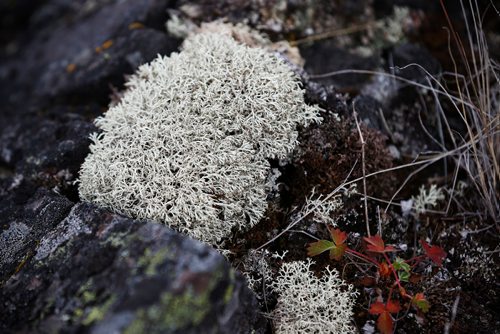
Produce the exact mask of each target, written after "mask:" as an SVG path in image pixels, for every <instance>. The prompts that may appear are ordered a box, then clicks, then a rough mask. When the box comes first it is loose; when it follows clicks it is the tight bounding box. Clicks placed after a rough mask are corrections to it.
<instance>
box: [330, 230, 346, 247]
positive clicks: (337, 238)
mask: <svg viewBox="0 0 500 334" xmlns="http://www.w3.org/2000/svg"><path fill="white" fill-rule="evenodd" d="M328 230H329V231H330V235H331V236H332V240H333V242H334V243H335V245H337V246H340V245H342V244H343V243H344V242H345V241H346V240H347V233H345V232H342V231H341V230H339V229H338V228H333V227H330V226H328Z"/></svg>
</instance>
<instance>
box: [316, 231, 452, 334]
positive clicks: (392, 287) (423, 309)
mask: <svg viewBox="0 0 500 334" xmlns="http://www.w3.org/2000/svg"><path fill="white" fill-rule="evenodd" d="M328 230H329V232H330V237H331V240H318V241H316V242H313V243H310V244H309V245H308V247H307V255H308V256H317V255H320V254H321V253H324V252H327V251H328V252H329V255H330V259H332V260H336V261H340V260H341V259H342V257H344V256H346V255H347V256H349V257H353V258H356V259H358V260H361V261H363V262H365V263H368V264H370V265H372V266H374V267H375V268H376V270H377V274H378V275H377V276H378V279H375V280H374V281H375V282H377V284H378V286H379V287H381V288H383V287H385V288H387V289H388V290H389V292H388V293H387V298H386V299H387V302H386V303H385V304H384V303H383V302H382V300H383V299H382V298H383V296H382V294H381V295H380V296H379V300H380V301H376V302H374V303H373V304H371V306H370V308H369V310H368V312H369V313H370V314H372V315H377V316H378V318H377V328H378V330H379V331H380V332H381V333H382V334H390V333H392V332H393V329H394V322H395V319H394V317H393V315H394V314H397V313H398V312H399V311H401V306H400V303H399V299H400V298H401V300H403V301H404V300H407V301H408V308H410V307H411V306H413V307H414V308H415V309H416V310H417V311H418V312H419V313H420V314H422V313H427V312H428V311H429V308H430V304H429V302H428V301H427V299H426V298H425V295H424V293H423V292H418V293H416V294H415V295H412V294H410V293H408V292H407V290H406V288H405V287H403V283H407V284H410V281H411V280H410V278H411V277H412V275H413V274H414V273H413V270H414V268H415V267H416V266H417V264H419V263H420V262H422V261H424V260H426V259H429V260H430V261H431V262H432V263H434V264H436V265H437V266H439V267H441V266H442V265H443V260H444V259H445V257H446V252H445V251H444V250H443V249H442V248H441V247H439V246H436V245H429V244H428V243H427V242H426V241H424V240H421V241H420V244H421V245H422V248H423V251H424V253H423V254H422V255H419V256H415V257H413V258H410V259H408V260H404V259H402V258H401V257H398V256H395V255H393V254H394V253H396V252H397V249H396V248H395V247H394V246H391V245H386V244H385V242H384V240H383V239H382V237H381V236H380V235H378V234H377V235H373V236H369V237H365V238H363V240H364V241H365V243H366V248H365V252H358V251H356V250H354V249H351V248H349V247H348V246H347V244H346V242H347V233H346V232H343V231H341V230H340V229H336V228H333V227H328ZM380 258H381V259H380ZM367 278H368V277H367ZM380 290H381V291H383V289H380ZM394 293H397V294H399V297H397V298H395V297H393V294H394Z"/></svg>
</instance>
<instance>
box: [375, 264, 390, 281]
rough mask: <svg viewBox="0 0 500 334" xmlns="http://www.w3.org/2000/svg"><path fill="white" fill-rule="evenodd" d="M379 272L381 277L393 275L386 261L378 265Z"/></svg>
mask: <svg viewBox="0 0 500 334" xmlns="http://www.w3.org/2000/svg"><path fill="white" fill-rule="evenodd" d="M378 272H379V274H380V277H386V278H387V277H390V276H391V268H389V265H388V264H387V263H386V262H382V263H380V264H379V265H378Z"/></svg>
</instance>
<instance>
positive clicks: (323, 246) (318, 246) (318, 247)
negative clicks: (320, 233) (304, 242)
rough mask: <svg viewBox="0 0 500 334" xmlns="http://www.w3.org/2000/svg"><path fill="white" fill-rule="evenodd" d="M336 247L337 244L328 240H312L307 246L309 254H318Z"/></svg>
mask: <svg viewBox="0 0 500 334" xmlns="http://www.w3.org/2000/svg"><path fill="white" fill-rule="evenodd" d="M333 247H335V244H334V243H333V242H331V241H328V240H319V241H316V242H312V243H310V244H309V246H308V247H307V256H316V255H319V254H321V253H323V252H326V251H327V250H330V249H332V248H333Z"/></svg>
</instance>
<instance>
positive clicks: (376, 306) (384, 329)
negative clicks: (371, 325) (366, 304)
mask: <svg viewBox="0 0 500 334" xmlns="http://www.w3.org/2000/svg"><path fill="white" fill-rule="evenodd" d="M400 310H401V306H399V302H398V301H392V300H390V299H389V300H388V301H387V304H384V303H381V302H375V303H373V304H372V305H371V306H370V309H369V310H368V312H369V313H370V314H380V315H379V317H378V319H377V328H378V330H379V331H380V332H381V333H382V334H391V333H392V325H393V323H394V320H392V317H391V313H398V312H399V311H400Z"/></svg>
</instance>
